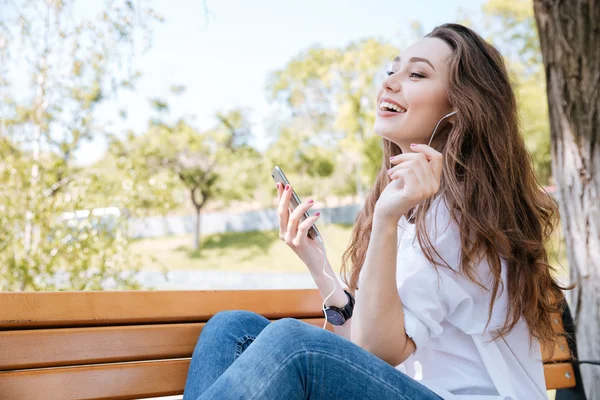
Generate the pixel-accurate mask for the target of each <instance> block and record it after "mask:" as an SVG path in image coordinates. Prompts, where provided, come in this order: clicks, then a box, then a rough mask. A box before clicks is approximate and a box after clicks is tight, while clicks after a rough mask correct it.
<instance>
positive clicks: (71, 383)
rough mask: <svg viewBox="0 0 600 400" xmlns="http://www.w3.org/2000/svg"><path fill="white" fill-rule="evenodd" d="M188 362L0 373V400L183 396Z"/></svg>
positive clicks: (88, 399)
mask: <svg viewBox="0 0 600 400" xmlns="http://www.w3.org/2000/svg"><path fill="white" fill-rule="evenodd" d="M188 368H189V359H182V360H163V361H152V362H143V361H142V362H134V363H121V364H105V365H94V366H80V367H69V368H47V369H36V370H25V371H11V372H0V393H2V398H3V399H27V400H65V399H69V400H83V399H86V400H91V399H106V400H125V399H139V398H144V397H157V396H169V395H175V394H181V393H183V388H184V386H185V380H186V378H187V370H188Z"/></svg>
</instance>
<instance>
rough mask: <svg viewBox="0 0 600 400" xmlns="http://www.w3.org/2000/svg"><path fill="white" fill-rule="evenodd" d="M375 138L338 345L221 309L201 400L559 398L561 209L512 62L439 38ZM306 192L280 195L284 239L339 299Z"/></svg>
mask: <svg viewBox="0 0 600 400" xmlns="http://www.w3.org/2000/svg"><path fill="white" fill-rule="evenodd" d="M374 131H375V133H376V134H378V135H379V136H381V137H382V140H383V149H384V157H383V159H382V160H381V163H380V164H379V165H378V167H379V173H378V176H377V178H376V182H375V184H374V186H373V188H372V190H371V193H370V194H369V196H368V198H367V200H366V202H365V204H364V207H363V208H362V210H361V211H360V213H359V215H358V217H357V219H356V222H355V226H354V229H353V232H352V238H351V242H350V246H349V247H348V249H347V250H346V252H345V253H344V256H343V266H342V277H343V278H344V279H343V280H344V281H345V283H346V285H347V290H346V289H344V288H343V287H342V286H341V285H340V284H339V282H337V280H336V281H335V282H334V287H335V289H334V293H332V295H331V300H330V301H327V300H325V302H326V303H327V305H328V306H329V307H332V308H334V309H335V310H337V311H339V313H340V314H339V318H338V319H335V320H334V319H331V320H329V319H328V321H329V322H330V323H332V325H334V330H335V333H336V334H337V335H333V334H331V332H328V331H326V330H319V329H316V328H315V327H310V326H308V325H307V324H302V323H301V322H298V321H294V320H293V319H290V318H283V319H281V320H278V321H275V322H272V323H271V322H269V321H267V320H265V319H264V318H262V317H261V316H260V315H256V314H253V313H239V312H229V313H221V314H219V315H216V316H215V317H214V318H212V319H211V320H210V321H209V322H208V323H207V325H206V328H205V330H203V332H202V334H201V336H200V339H199V340H198V344H197V346H196V350H195V351H194V355H193V357H192V362H191V366H190V370H189V372H188V380H187V383H186V392H185V398H186V400H187V399H204V398H231V399H233V398H236V399H237V398H255V399H257V398H261V399H262V398H265V399H267V398H286V399H296V398H297V399H306V398H328V399H329V398H346V399H355V398H360V399H377V400H382V399H398V398H403V399H409V398H410V399H439V398H443V399H465V400H469V399H471V400H476V399H477V400H482V399H490V400H492V399H495V400H500V399H503V400H508V399H512V400H516V399H546V398H547V394H546V391H545V382H544V369H543V363H542V355H541V351H540V343H542V344H544V345H545V347H546V348H548V349H554V347H555V342H556V339H557V335H558V334H557V333H556V332H555V330H554V329H553V324H552V314H553V313H557V314H559V313H560V312H561V309H562V307H563V306H564V303H563V302H561V301H560V300H561V298H562V293H561V289H563V287H561V286H560V285H559V283H558V282H557V281H556V280H555V278H554V277H553V276H552V275H551V269H552V268H551V266H550V265H549V263H548V254H547V253H546V250H545V248H544V243H545V242H546V240H547V239H548V238H549V236H550V235H551V233H552V230H553V227H554V223H555V222H556V216H557V204H556V201H555V200H554V199H553V198H552V197H551V196H550V195H548V194H547V193H546V192H545V191H543V189H542V188H541V187H540V185H539V184H538V182H537V181H536V179H535V175H534V171H533V166H532V162H531V158H530V156H529V154H528V153H527V150H526V147H525V144H524V141H523V138H522V137H521V135H520V131H519V124H518V110H517V106H516V100H515V95H514V93H513V89H512V87H511V84H510V80H509V77H508V73H507V70H506V67H505V65H504V61H503V59H502V56H501V55H500V53H499V52H498V51H497V50H496V49H495V48H494V47H493V46H491V45H490V44H488V43H486V42H485V41H484V40H483V39H482V38H481V37H480V36H479V35H478V34H477V33H475V32H473V31H472V30H471V29H469V28H467V27H464V26H462V25H458V24H445V25H442V26H439V27H437V28H435V29H434V30H433V31H432V32H431V33H429V34H428V35H426V36H425V37H424V38H423V39H421V40H419V41H418V42H416V43H414V44H413V45H411V46H410V47H408V48H407V49H405V50H404V51H403V52H402V57H396V58H395V59H394V61H393V63H392V66H391V69H390V70H389V72H388V77H387V78H386V79H385V80H384V81H383V83H382V85H381V88H380V89H379V91H378V93H377V116H376V120H375V124H374ZM426 143H430V144H431V146H429V145H428V144H426ZM290 193H291V187H289V185H288V186H286V188H285V189H284V188H282V187H278V195H279V208H278V219H279V224H280V238H282V240H284V239H283V238H285V241H286V244H288V246H289V247H290V248H291V249H292V250H293V251H294V252H295V253H296V255H297V256H298V257H299V258H300V259H301V260H303V261H304V262H305V264H306V265H307V267H308V268H309V270H310V272H311V274H312V276H313V278H314V279H315V282H316V283H317V286H318V287H319V290H320V293H321V294H322V295H323V297H326V296H327V298H329V293H330V291H331V283H330V282H329V281H328V280H326V279H324V278H322V272H321V265H322V263H323V259H324V257H325V256H324V254H323V252H322V251H321V250H320V247H319V245H317V244H316V242H315V241H314V240H312V239H310V238H308V237H307V236H306V232H307V230H308V228H309V227H310V226H311V224H312V223H314V222H315V221H316V219H311V220H309V219H307V220H305V221H303V222H301V221H300V216H301V215H302V214H303V213H304V212H306V211H307V210H308V209H309V208H310V207H311V204H312V203H310V202H307V203H302V204H300V205H299V206H298V207H297V208H296V209H295V210H293V212H290V211H289V201H290V196H291V195H290ZM307 221H308V223H307ZM348 264H350V266H348ZM359 287H360V291H359ZM354 296H355V299H354ZM325 315H326V318H328V314H327V313H326V314H325ZM346 339H347V340H346Z"/></svg>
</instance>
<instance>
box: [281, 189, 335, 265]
mask: <svg viewBox="0 0 600 400" xmlns="http://www.w3.org/2000/svg"><path fill="white" fill-rule="evenodd" d="M277 194H278V195H279V207H278V209H277V216H278V218H279V238H280V239H281V240H283V241H284V242H285V244H287V245H288V246H289V247H290V248H291V249H292V250H293V251H294V253H296V254H297V255H298V257H300V259H301V260H302V261H303V262H304V263H305V264H306V265H307V266H308V267H309V268H321V267H322V266H323V257H324V256H325V255H324V254H323V252H322V251H321V248H320V246H319V244H318V243H317V242H316V241H314V240H313V239H311V238H309V237H308V236H307V232H308V229H309V228H310V227H311V226H312V225H313V224H314V223H315V222H316V221H317V220H318V219H319V216H320V215H321V213H316V214H315V215H311V216H310V217H308V218H307V219H305V220H304V221H302V222H300V218H301V217H302V215H303V214H304V213H305V212H306V211H307V210H308V209H310V208H311V207H312V206H313V205H314V201H313V200H312V199H311V200H309V201H308V202H305V203H301V204H300V205H299V206H298V207H296V209H295V210H294V211H293V212H292V213H291V214H290V199H291V197H292V187H291V186H290V185H287V186H286V187H285V188H284V187H283V185H282V184H281V183H279V182H278V183H277Z"/></svg>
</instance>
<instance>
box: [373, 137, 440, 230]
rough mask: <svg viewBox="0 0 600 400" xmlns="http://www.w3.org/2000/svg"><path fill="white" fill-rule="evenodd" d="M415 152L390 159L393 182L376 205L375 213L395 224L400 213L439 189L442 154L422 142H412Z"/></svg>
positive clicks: (390, 173) (402, 213)
mask: <svg viewBox="0 0 600 400" xmlns="http://www.w3.org/2000/svg"><path fill="white" fill-rule="evenodd" d="M410 147H411V149H412V150H413V151H414V153H405V154H400V155H397V156H395V157H392V158H390V161H391V163H392V164H397V165H396V166H394V167H392V168H390V169H389V170H388V175H389V176H390V178H391V179H392V181H391V182H390V183H389V184H388V185H387V186H386V187H385V189H384V190H383V192H382V193H381V196H379V199H378V200H377V203H376V204H375V216H376V217H377V218H381V219H383V220H392V221H394V222H395V223H398V221H399V220H400V218H401V217H402V215H404V214H406V213H407V212H408V211H409V210H411V209H412V208H413V207H415V206H416V205H417V204H419V203H420V202H422V201H423V200H425V199H427V198H429V197H431V196H433V195H434V194H436V193H437V192H438V190H439V189H440V179H441V176H442V154H441V153H440V152H438V151H436V150H435V149H433V148H432V147H429V146H427V145H425V144H418V145H411V146H410Z"/></svg>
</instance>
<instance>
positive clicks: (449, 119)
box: [448, 110, 458, 125]
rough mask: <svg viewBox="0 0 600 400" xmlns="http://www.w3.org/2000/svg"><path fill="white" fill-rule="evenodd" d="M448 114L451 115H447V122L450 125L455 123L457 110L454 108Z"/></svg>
mask: <svg viewBox="0 0 600 400" xmlns="http://www.w3.org/2000/svg"><path fill="white" fill-rule="evenodd" d="M450 114H451V116H450V117H448V123H449V124H450V125H454V124H455V123H456V115H457V114H458V111H456V110H454V111H452V112H451V113H450Z"/></svg>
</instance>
